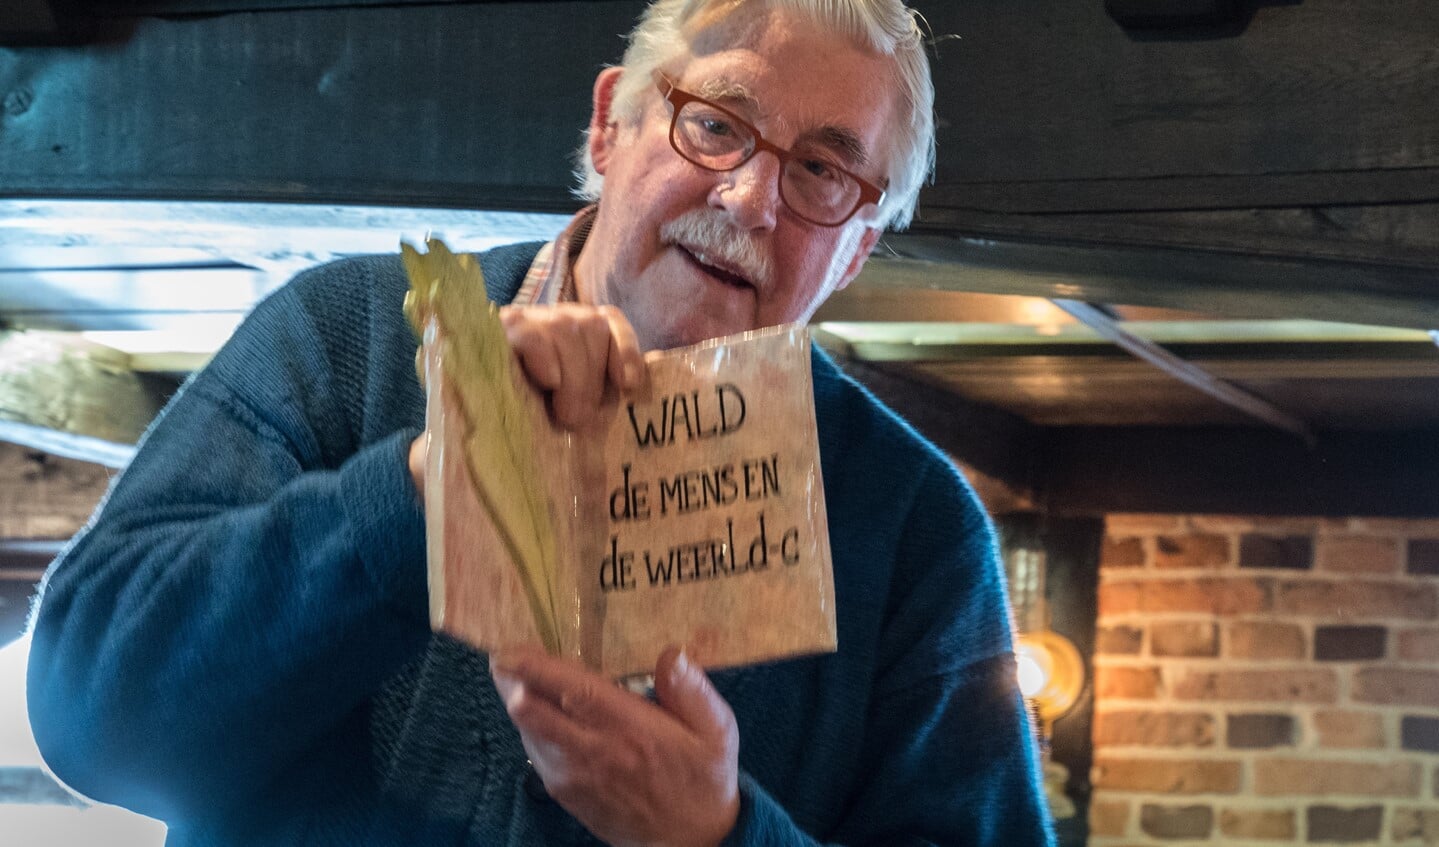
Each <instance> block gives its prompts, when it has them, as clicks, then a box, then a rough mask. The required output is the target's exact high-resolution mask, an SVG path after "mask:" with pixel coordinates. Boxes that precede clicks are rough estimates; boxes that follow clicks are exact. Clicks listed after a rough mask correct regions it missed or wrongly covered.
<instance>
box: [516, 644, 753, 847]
mask: <svg viewBox="0 0 1439 847" xmlns="http://www.w3.org/2000/svg"><path fill="white" fill-rule="evenodd" d="M490 670H491V673H492V675H493V676H494V679H495V687H496V688H497V689H498V690H499V692H500V696H501V697H503V698H504V701H505V708H506V709H507V711H508V712H509V714H510V719H511V720H512V721H514V724H515V727H516V728H517V729H519V731H520V739H521V741H522V742H523V743H524V746H525V751H526V752H527V753H528V754H529V757H530V761H531V762H532V763H533V764H534V767H535V770H536V771H537V772H538V773H539V776H540V779H541V780H542V781H543V782H544V784H545V789H546V790H547V791H549V793H550V796H551V797H553V798H554V799H555V801H556V802H558V803H559V804H560V805H561V806H563V807H564V808H565V810H567V811H568V812H569V813H570V814H572V815H574V816H575V818H576V819H578V820H579V821H580V823H582V824H584V825H585V826H586V827H587V828H588V829H589V830H590V832H591V833H593V834H594V835H595V836H596V837H598V838H600V839H601V840H603V841H605V843H607V844H610V845H613V847H631V845H636V847H637V846H638V845H646V847H659V845H663V847H671V845H672V846H673V847H714V845H718V844H719V843H720V842H721V841H722V840H724V837H725V836H726V835H728V834H729V831H730V830H731V829H733V828H734V824H735V820H736V818H737V816H738V814H739V729H738V728H737V726H736V725H735V719H734V713H733V712H732V711H731V710H730V707H729V704H727V703H725V701H724V698H722V697H720V695H719V692H717V691H715V689H714V686H712V685H711V684H710V681H709V678H708V677H706V676H705V673H704V671H702V670H701V669H700V668H698V667H696V666H695V665H693V664H692V663H691V662H690V661H689V660H688V659H687V658H686V657H685V655H684V654H683V653H681V652H680V651H678V650H676V649H674V648H673V647H672V648H670V649H668V650H666V651H665V652H664V653H663V654H662V655H661V656H660V659H659V662H658V664H657V665H656V667H655V694H656V697H657V699H658V701H659V703H658V705H656V704H655V703H652V702H650V701H649V700H646V699H645V698H643V697H640V696H638V695H636V694H632V693H630V692H628V691H625V690H624V689H622V688H619V687H618V686H616V685H614V684H613V683H611V682H609V681H608V680H606V679H605V678H603V677H601V676H599V675H597V674H595V673H593V672H591V671H589V670H588V669H586V668H584V667H582V666H581V665H579V664H577V663H575V662H572V661H569V660H567V659H559V658H555V657H552V656H548V655H546V654H545V653H543V652H541V651H538V650H515V651H514V652H512V653H508V654H506V655H505V656H503V657H498V658H492V659H491V662H490Z"/></svg>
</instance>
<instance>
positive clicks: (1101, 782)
mask: <svg viewBox="0 0 1439 847" xmlns="http://www.w3.org/2000/svg"><path fill="white" fill-rule="evenodd" d="M1094 785H1095V787H1097V788H1107V789H1112V790H1115V791H1145V792H1149V793H1154V794H1234V793H1236V792H1238V791H1239V763H1238V762H1230V761H1222V760H1217V759H1116V758H1111V757H1100V758H1098V759H1097V760H1096V761H1095V764H1094Z"/></svg>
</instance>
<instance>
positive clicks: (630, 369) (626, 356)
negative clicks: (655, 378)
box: [600, 306, 649, 391]
mask: <svg viewBox="0 0 1439 847" xmlns="http://www.w3.org/2000/svg"><path fill="white" fill-rule="evenodd" d="M600 314H602V315H604V316H605V320H606V321H608V322H609V329H610V350H609V371H610V381H611V382H613V383H614V384H615V385H617V386H619V388H620V390H621V391H637V390H639V389H641V388H643V387H644V384H645V382H647V381H648V377H649V370H648V369H647V368H645V358H644V354H643V353H641V352H640V341H639V337H638V336H636V335H635V329H634V327H633V326H630V321H629V319H628V318H626V317H625V315H624V313H623V312H621V311H620V310H619V309H617V308H615V307H614V306H605V307H603V308H601V309H600Z"/></svg>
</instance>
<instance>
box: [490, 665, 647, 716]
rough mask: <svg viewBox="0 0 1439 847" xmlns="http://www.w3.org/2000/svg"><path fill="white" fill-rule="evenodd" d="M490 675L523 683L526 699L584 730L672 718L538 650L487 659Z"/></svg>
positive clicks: (640, 699) (601, 678) (626, 692)
mask: <svg viewBox="0 0 1439 847" xmlns="http://www.w3.org/2000/svg"><path fill="white" fill-rule="evenodd" d="M491 668H492V673H495V674H503V675H505V676H507V677H509V678H511V679H514V680H515V681H517V682H520V683H523V684H524V686H525V690H526V693H527V695H528V696H530V697H536V698H542V699H544V700H546V701H548V702H549V704H550V705H551V706H553V707H554V708H555V709H557V710H559V711H560V712H561V713H563V714H564V715H566V716H567V717H568V718H570V719H571V720H573V721H576V722H577V723H581V724H583V725H585V726H586V727H595V728H604V727H615V726H623V725H626V724H628V723H630V722H633V721H634V720H635V718H636V715H637V714H638V713H642V712H648V713H649V714H647V715H645V717H646V718H648V719H652V720H653V719H660V720H668V721H673V720H674V718H672V717H670V716H669V715H667V714H665V711H664V710H663V709H661V708H659V707H657V706H655V705H654V704H653V703H650V702H649V701H647V700H645V699H644V698H643V697H639V696H637V695H634V694H631V693H629V692H628V691H625V690H623V689H621V688H619V687H618V686H616V685H614V684H613V683H612V682H610V681H609V680H608V679H605V678H604V677H602V676H600V675H599V674H596V673H594V672H593V671H591V670H589V669H588V668H585V667H583V666H581V665H579V664H577V663H574V662H571V661H568V660H565V659H560V658H556V657H554V656H550V655H548V654H546V653H544V652H543V651H541V650H533V649H530V648H516V649H515V650H513V651H509V652H507V653H506V654H505V655H503V656H496V657H492V658H491Z"/></svg>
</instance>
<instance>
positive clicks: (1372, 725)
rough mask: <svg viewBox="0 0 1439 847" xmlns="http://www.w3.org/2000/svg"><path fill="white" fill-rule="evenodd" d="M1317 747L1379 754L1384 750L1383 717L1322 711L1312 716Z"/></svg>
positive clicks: (1360, 713) (1364, 713)
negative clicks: (1317, 739) (1317, 742)
mask: <svg viewBox="0 0 1439 847" xmlns="http://www.w3.org/2000/svg"><path fill="white" fill-rule="evenodd" d="M1314 732H1315V734H1316V735H1318V737H1319V746H1320V747H1332V748H1334V749H1336V750H1378V749H1381V748H1383V747H1384V717H1383V716H1382V715H1379V714H1376V713H1374V712H1341V711H1337V710H1327V709H1321V710H1319V711H1317V712H1315V713H1314Z"/></svg>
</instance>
